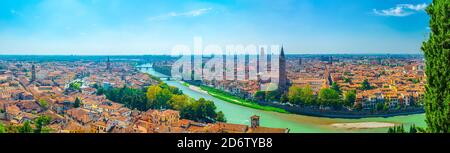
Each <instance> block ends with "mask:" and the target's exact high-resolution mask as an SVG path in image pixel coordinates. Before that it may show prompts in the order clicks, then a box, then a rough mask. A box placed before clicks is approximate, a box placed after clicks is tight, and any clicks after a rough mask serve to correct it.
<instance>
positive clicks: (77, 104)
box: [73, 97, 81, 108]
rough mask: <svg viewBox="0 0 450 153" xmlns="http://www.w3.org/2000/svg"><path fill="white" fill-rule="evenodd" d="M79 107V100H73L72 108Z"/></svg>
mask: <svg viewBox="0 0 450 153" xmlns="http://www.w3.org/2000/svg"><path fill="white" fill-rule="evenodd" d="M80 106H81V100H80V98H78V97H77V98H76V99H75V102H74V103H73V107H75V108H78V107H80Z"/></svg>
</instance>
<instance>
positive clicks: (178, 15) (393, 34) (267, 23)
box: [0, 0, 430, 55]
mask: <svg viewBox="0 0 450 153" xmlns="http://www.w3.org/2000/svg"><path fill="white" fill-rule="evenodd" d="M0 3H1V4H2V5H0V8H1V10H2V11H0V23H1V24H0V55H148V54H170V52H169V51H170V50H171V48H172V47H173V46H175V45H179V44H183V45H187V46H192V44H193V37H196V36H200V37H203V39H204V44H205V45H210V44H217V45H219V46H226V45H228V44H236V45H238V44H242V45H249V44H268V45H272V44H279V45H281V44H283V45H284V46H285V48H286V54H386V53H388V54H421V51H420V45H421V44H422V42H423V41H424V40H425V39H426V37H427V33H428V31H429V30H428V28H427V27H428V17H427V15H426V13H425V11H424V9H425V7H426V6H427V5H428V4H429V3H430V1H429V0H413V1H406V0H400V1H387V2H385V3H382V4H379V3H377V2H376V1H375V0H363V1H345V2H334V1H329V0H321V1H252V0H248V1H215V2H205V1H188V2H186V1H121V0H114V1H103V0H83V1H74V0H66V1H53V0H42V1H2V2H0Z"/></svg>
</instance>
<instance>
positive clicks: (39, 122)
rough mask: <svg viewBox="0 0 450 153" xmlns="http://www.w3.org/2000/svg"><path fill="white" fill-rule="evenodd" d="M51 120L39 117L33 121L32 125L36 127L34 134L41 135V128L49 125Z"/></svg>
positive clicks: (47, 117)
mask: <svg viewBox="0 0 450 153" xmlns="http://www.w3.org/2000/svg"><path fill="white" fill-rule="evenodd" d="M50 121H51V118H50V117H49V116H39V117H38V118H36V119H35V121H34V123H35V125H36V129H35V130H34V132H35V133H42V132H43V130H42V129H43V128H44V127H45V126H47V125H48V124H50Z"/></svg>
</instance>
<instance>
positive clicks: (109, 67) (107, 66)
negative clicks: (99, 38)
mask: <svg viewBox="0 0 450 153" xmlns="http://www.w3.org/2000/svg"><path fill="white" fill-rule="evenodd" d="M106 70H109V71H111V62H110V61H109V56H108V61H107V62H106Z"/></svg>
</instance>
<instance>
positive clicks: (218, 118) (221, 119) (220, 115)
mask: <svg viewBox="0 0 450 153" xmlns="http://www.w3.org/2000/svg"><path fill="white" fill-rule="evenodd" d="M216 121H217V122H227V119H226V118H225V114H224V113H223V112H222V111H219V112H217V116H216Z"/></svg>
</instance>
